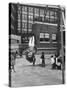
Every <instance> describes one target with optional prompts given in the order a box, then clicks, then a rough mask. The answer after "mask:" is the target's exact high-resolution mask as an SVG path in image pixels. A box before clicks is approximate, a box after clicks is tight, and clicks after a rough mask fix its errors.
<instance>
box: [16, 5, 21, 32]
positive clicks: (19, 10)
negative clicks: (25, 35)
mask: <svg viewBox="0 0 67 90" xmlns="http://www.w3.org/2000/svg"><path fill="white" fill-rule="evenodd" d="M17 13H18V20H17V21H18V24H17V25H18V28H17V30H18V33H20V32H21V7H20V6H19V5H18V12H17Z"/></svg>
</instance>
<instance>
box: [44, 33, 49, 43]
mask: <svg viewBox="0 0 67 90" xmlns="http://www.w3.org/2000/svg"><path fill="white" fill-rule="evenodd" d="M45 41H49V34H48V33H45Z"/></svg>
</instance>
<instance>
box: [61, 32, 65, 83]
mask: <svg viewBox="0 0 67 90" xmlns="http://www.w3.org/2000/svg"><path fill="white" fill-rule="evenodd" d="M61 54H62V84H64V83H65V71H64V50H63V31H61Z"/></svg>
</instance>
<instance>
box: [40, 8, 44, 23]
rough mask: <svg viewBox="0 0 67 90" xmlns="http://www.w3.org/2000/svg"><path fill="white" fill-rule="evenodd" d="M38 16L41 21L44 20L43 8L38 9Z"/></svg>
mask: <svg viewBox="0 0 67 90" xmlns="http://www.w3.org/2000/svg"><path fill="white" fill-rule="evenodd" d="M40 18H41V21H44V9H40Z"/></svg>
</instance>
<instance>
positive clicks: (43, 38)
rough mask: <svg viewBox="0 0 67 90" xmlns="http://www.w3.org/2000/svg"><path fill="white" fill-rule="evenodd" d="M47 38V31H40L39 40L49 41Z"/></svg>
mask: <svg viewBox="0 0 67 90" xmlns="http://www.w3.org/2000/svg"><path fill="white" fill-rule="evenodd" d="M49 38H50V37H49V34H48V33H40V41H49Z"/></svg>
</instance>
